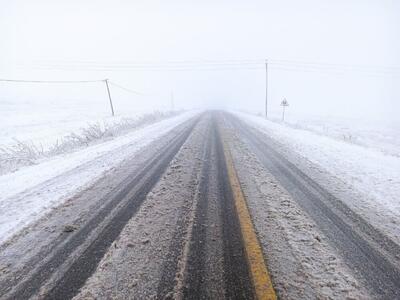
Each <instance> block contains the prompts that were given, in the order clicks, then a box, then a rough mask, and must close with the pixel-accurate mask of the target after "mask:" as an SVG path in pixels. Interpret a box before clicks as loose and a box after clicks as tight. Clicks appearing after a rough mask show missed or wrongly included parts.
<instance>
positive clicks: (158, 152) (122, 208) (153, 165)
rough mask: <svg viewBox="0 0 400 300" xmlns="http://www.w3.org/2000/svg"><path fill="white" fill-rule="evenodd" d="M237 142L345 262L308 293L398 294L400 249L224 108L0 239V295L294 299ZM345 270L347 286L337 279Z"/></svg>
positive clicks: (180, 129) (196, 119) (179, 128)
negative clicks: (272, 248) (268, 240)
mask: <svg viewBox="0 0 400 300" xmlns="http://www.w3.org/2000/svg"><path fill="white" fill-rule="evenodd" d="M234 139H236V140H237V141H239V142H240V143H242V144H243V145H245V146H246V147H247V149H248V151H249V152H251V153H252V154H253V155H254V157H255V158H256V159H257V161H258V162H259V163H260V165H261V166H262V167H263V168H264V169H265V172H268V173H269V174H271V175H272V176H273V177H274V178H275V179H276V180H277V182H278V183H279V185H280V186H281V187H282V189H283V190H285V191H286V192H287V194H288V195H289V197H290V198H291V199H293V201H294V202H295V203H297V204H296V205H298V206H299V207H300V209H301V210H302V211H303V212H304V214H305V215H306V216H307V218H309V219H310V222H312V223H313V224H315V225H316V228H317V229H315V230H318V232H320V234H321V235H323V236H324V241H323V242H324V243H325V241H326V246H324V247H325V248H326V249H330V250H329V251H331V253H330V255H331V256H330V257H333V258H335V259H336V260H337V261H340V262H342V264H343V267H342V268H341V269H339V267H337V269H334V270H333V271H332V275H330V276H332V282H333V283H332V284H331V285H330V286H327V287H326V286H325V287H318V285H316V286H315V288H311V289H310V291H309V292H307V293H309V294H307V295H311V296H304V299H308V298H310V297H311V298H315V299H317V298H319V296H318V295H322V294H321V293H328V295H332V296H331V297H332V298H339V297H340V298H342V297H346V296H348V297H349V298H351V297H353V298H354V297H355V298H361V297H363V296H366V297H368V298H376V299H400V264H399V260H400V257H399V254H400V247H399V245H397V244H396V243H394V242H393V241H392V240H390V239H389V238H388V237H386V236H385V235H384V234H383V233H381V232H379V231H378V230H377V229H375V228H374V227H372V226H371V225H370V224H369V223H368V220H365V219H363V218H362V217H361V216H360V215H358V214H357V213H356V212H354V211H352V210H351V209H350V208H349V207H348V206H347V205H346V204H345V203H344V202H343V201H341V199H338V198H336V197H335V196H333V195H332V194H331V193H330V191H328V190H327V189H325V188H323V187H321V186H320V185H318V184H317V183H316V182H315V181H314V180H313V179H312V178H310V177H309V176H308V175H306V174H305V173H304V172H302V170H301V169H299V168H298V167H296V166H295V165H294V164H293V163H291V162H290V161H289V160H288V159H286V158H285V156H284V155H282V154H281V153H280V152H279V150H278V147H276V143H275V141H273V140H272V139H270V138H269V137H267V136H265V135H264V134H262V133H260V132H258V131H257V130H255V129H253V128H251V127H249V126H248V125H246V124H245V123H244V122H243V121H241V120H239V119H237V118H236V117H235V116H233V115H230V114H228V113H223V112H206V113H203V114H201V115H199V116H196V117H194V118H193V119H191V120H189V121H187V122H186V123H183V124H181V125H179V126H177V127H176V128H175V129H174V130H173V131H172V132H170V133H168V134H167V135H166V136H164V137H163V138H161V139H160V140H158V141H155V142H153V143H152V144H151V145H150V146H149V147H148V148H147V149H146V150H145V151H142V153H141V154H139V155H137V156H135V157H132V158H130V159H128V160H125V161H124V162H123V164H121V165H120V166H119V167H118V168H117V170H116V171H115V172H114V173H113V174H109V176H105V177H103V178H100V179H99V180H98V181H97V182H96V183H95V184H93V186H91V187H88V188H87V189H85V190H83V191H80V192H79V193H78V194H76V195H73V196H72V195H71V199H69V200H68V201H67V202H66V203H64V204H62V205H61V206H60V207H57V208H56V209H54V210H53V211H51V212H50V213H48V214H47V215H46V216H45V217H43V218H42V219H40V220H39V221H37V222H36V223H35V224H33V225H31V226H29V227H28V228H25V229H24V230H23V231H21V232H20V233H18V234H17V235H15V236H14V237H13V238H12V239H10V240H9V241H8V242H7V243H5V244H3V245H1V246H0V257H1V258H2V266H6V267H4V268H2V269H1V273H0V275H1V276H0V295H1V296H0V297H1V299H29V298H34V299H72V298H74V297H75V299H111V298H112V299H148V298H152V299H256V298H263V299H275V297H276V295H275V293H276V294H277V296H278V297H279V298H293V299H294V298H295V297H294V296H293V295H294V294H296V291H292V290H293V289H296V287H293V285H291V283H290V282H283V281H285V280H288V279H284V278H281V276H280V275H279V274H281V273H280V272H283V273H284V272H291V269H289V267H288V269H287V270H285V268H284V267H280V268H281V270H280V272H277V271H276V269H275V264H276V265H279V266H284V265H285V264H284V262H279V260H282V259H281V258H279V256H278V255H276V254H275V252H273V251H269V247H268V246H265V244H268V243H266V242H265V241H264V238H263V236H264V235H268V231H270V232H271V236H272V235H273V234H276V232H274V230H275V229H273V228H270V229H269V228H266V229H265V230H264V229H262V230H261V229H260V228H262V227H260V226H261V225H260V224H261V223H262V222H263V221H264V220H263V219H264V218H265V219H268V218H269V217H271V216H268V215H265V216H261V217H259V216H257V218H255V217H254V214H255V213H260V212H259V211H258V212H257V211H255V210H254V209H253V208H252V207H253V206H252V205H250V204H249V203H252V201H253V200H252V199H253V198H256V196H255V194H251V193H250V192H248V190H249V189H244V190H245V192H243V191H242V189H241V185H244V184H243V182H244V181H245V179H246V180H250V181H251V178H243V174H244V173H243V172H239V171H238V172H236V171H235V168H236V166H239V164H240V162H239V159H237V155H236V156H235V155H231V152H230V150H232V149H233V148H234V147H235V143H234V142H233V141H234ZM236 143H237V142H236ZM236 152H237V151H236ZM261 198H262V197H261ZM260 201H274V199H272V200H271V199H261V200H260ZM276 201H278V198H277V199H276ZM246 203H248V205H247V204H246ZM287 221H288V222H290V219H288V220H287ZM287 241H288V243H289V244H290V240H289V238H288V240H287ZM277 243H278V242H277ZM277 245H278V246H279V244H277ZM278 246H276V248H278V251H279V247H278ZM307 246H308V245H307V244H305V246H304V248H303V249H307ZM282 247H283V246H282ZM313 247H316V246H315V245H314V246H313ZM325 248H324V249H325ZM284 250H285V249H283V248H282V249H281V251H282V252H283V251H284ZM286 250H287V249H286ZM288 260H289V257H288ZM277 261H278V263H276V262H277ZM269 263H271V266H272V268H270V267H269ZM312 263H313V262H312V261H311V262H308V264H312ZM315 272H317V273H318V270H316V271H315ZM320 272H322V271H320ZM309 277H311V275H308V274H305V275H304V278H305V279H304V280H305V282H306V281H307V278H309ZM340 277H343V278H346V280H347V281H345V282H348V285H349V286H348V287H347V286H343V285H340V286H339V285H336V284H335V282H336V281H335V280H339V279H340ZM337 278H339V279H337ZM349 278H354V281H351V280H350V279H349ZM353 282H355V283H353ZM286 285H287V286H288V287H287V290H288V291H287V292H284V291H283V289H285V288H286ZM274 287H276V288H275V289H274ZM291 289H292V290H291ZM318 289H321V291H319V290H318ZM323 289H324V290H323ZM322 290H323V291H322ZM327 290H328V291H327ZM357 292H359V293H360V294H357ZM329 293H331V294H329ZM354 293H355V294H354ZM304 295H306V294H304ZM357 295H358V296H357Z"/></svg>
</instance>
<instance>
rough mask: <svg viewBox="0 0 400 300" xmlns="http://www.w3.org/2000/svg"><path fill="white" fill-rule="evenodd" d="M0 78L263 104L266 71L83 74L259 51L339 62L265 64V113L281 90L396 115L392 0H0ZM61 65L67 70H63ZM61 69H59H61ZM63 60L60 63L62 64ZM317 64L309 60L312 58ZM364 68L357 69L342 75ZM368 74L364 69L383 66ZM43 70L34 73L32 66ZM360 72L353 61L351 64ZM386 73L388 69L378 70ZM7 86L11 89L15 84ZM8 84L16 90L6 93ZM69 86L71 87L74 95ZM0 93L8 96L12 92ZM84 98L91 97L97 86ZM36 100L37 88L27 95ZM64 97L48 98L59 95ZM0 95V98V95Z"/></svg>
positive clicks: (399, 23)
mask: <svg viewBox="0 0 400 300" xmlns="http://www.w3.org/2000/svg"><path fill="white" fill-rule="evenodd" d="M0 3H1V10H0V77H2V78H16V79H52V80H55V79H66V80H74V79H102V78H110V79H112V80H113V81H115V82H117V83H120V84H122V85H124V86H126V87H128V88H131V89H134V90H137V91H140V92H142V93H144V94H146V95H153V96H151V97H140V96H134V95H130V94H127V93H125V94H124V93H123V92H121V91H120V92H119V94H118V95H119V96H120V97H133V99H134V101H135V102H134V104H133V105H137V106H138V107H139V106H140V105H141V104H142V103H145V102H149V101H152V105H154V107H157V106H160V107H161V106H163V105H164V106H165V105H166V103H168V102H169V97H170V93H171V91H173V92H174V98H175V104H176V106H177V107H179V108H192V107H209V108H226V109H245V110H249V111H259V112H262V111H263V110H264V98H265V71H264V69H263V66H262V63H261V64H260V68H258V69H254V70H242V69H240V70H223V69H222V70H221V69H218V70H198V69H196V68H195V70H191V67H188V68H187V69H188V70H184V71H182V70H180V71H169V70H161V71H160V70H147V71H139V70H128V71H104V70H103V71H89V70H87V69H88V67H87V66H88V62H90V64H89V65H91V66H96V67H97V66H102V65H116V64H124V63H125V62H126V63H141V62H144V63H152V64H154V65H163V64H165V63H172V64H174V63H175V64H176V63H178V64H179V63H182V62H190V64H191V65H190V66H192V65H195V66H197V65H201V63H202V62H205V61H227V60H233V61H244V60H249V59H250V60H260V61H261V62H262V61H263V60H265V59H270V60H272V61H274V60H287V61H291V62H307V63H308V62H312V63H327V64H334V65H335V66H337V65H341V66H342V65H344V67H343V69H345V70H347V71H346V72H344V71H343V72H341V71H340V70H341V67H336V68H337V69H338V70H339V71H335V72H331V71H328V72H326V71H324V70H323V69H321V68H320V67H318V68H316V70H313V71H312V72H309V71H304V70H303V69H304V68H302V67H300V68H299V67H295V69H296V70H293V69H291V68H289V67H287V70H282V69H279V68H276V69H274V67H273V63H272V64H271V68H270V72H269V99H270V102H269V103H270V109H271V110H278V109H279V102H280V101H281V100H282V98H283V97H286V98H287V100H288V101H289V103H290V108H289V109H290V111H293V112H298V113H308V114H315V115H336V116H345V117H348V116H354V117H365V118H374V119H392V120H395V119H399V118H398V117H397V116H398V115H399V113H400V38H399V37H400V4H399V2H398V1H387V0H376V1H373V0H365V1H361V0H360V1H356V0H349V1H344V0H343V1H342V0H339V1H323V0H315V1H311V0H305V1H295V0H293V1H288V0H286V1H197V2H194V1H115V0H113V1H111V0H110V1H98V0H96V1H94V0H93V1H82V0H80V1H78V0H69V1H55V0H52V1H50V0H49V1H44V0H35V1H29V0H25V1H23V0H13V1H0ZM70 64H72V65H73V68H72V70H71V69H70V68H68V66H69V65H70ZM60 66H61V67H60ZM66 66H67V67H66ZM317 66H319V65H317ZM348 66H363V67H366V68H367V70H368V71H360V70H359V69H357V70H356V71H349V68H348ZM382 67H388V68H384V69H383V70H385V72H384V73H383V74H381V73H379V74H375V72H371V71H370V70H373V71H374V70H378V69H379V70H382ZM43 68H45V70H43ZM362 70H364V69H362ZM387 70H389V71H388V72H386V71H387ZM14 90H15V89H14ZM17 92H18V91H16V93H17ZM74 92H76V90H75V91H74ZM1 93H3V95H2V96H0V97H3V98H4V97H8V99H12V97H13V89H11V88H5V89H3V90H2V86H1V84H0V95H1ZM83 93H88V94H87V97H94V96H96V97H97V94H94V95H91V94H90V93H89V92H87V91H85V92H83ZM31 96H37V97H38V98H40V97H41V96H42V94H41V92H40V91H38V92H37V94H35V95H31ZM64 96H66V95H59V97H60V98H62V97H64ZM0 101H1V98H0Z"/></svg>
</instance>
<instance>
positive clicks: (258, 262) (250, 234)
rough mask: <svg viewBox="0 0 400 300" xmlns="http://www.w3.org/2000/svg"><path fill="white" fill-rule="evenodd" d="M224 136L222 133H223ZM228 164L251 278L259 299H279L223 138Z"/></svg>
mask: <svg viewBox="0 0 400 300" xmlns="http://www.w3.org/2000/svg"><path fill="white" fill-rule="evenodd" d="M221 136H222V135H221ZM222 144H223V148H224V155H225V161H226V166H227V170H228V177H229V183H230V185H231V187H232V192H233V198H234V202H235V207H236V212H237V214H238V217H239V223H240V228H241V232H242V237H243V242H244V247H245V251H246V257H247V262H248V265H249V270H250V274H251V279H252V282H253V286H254V289H255V293H256V297H257V299H260V300H261V299H263V300H272V299H277V297H276V293H275V290H274V287H273V286H272V281H271V278H270V276H269V273H268V269H267V266H266V264H265V261H264V256H263V252H262V249H261V246H260V243H259V241H258V238H257V235H256V232H255V230H254V227H253V223H252V221H251V217H250V213H249V210H248V208H247V204H246V200H245V197H244V194H243V191H242V189H241V187H240V182H239V179H238V177H237V174H236V170H235V167H234V165H233V159H232V156H231V153H230V151H229V147H228V145H227V142H226V141H225V139H224V138H222Z"/></svg>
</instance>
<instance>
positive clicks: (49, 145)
mask: <svg viewBox="0 0 400 300" xmlns="http://www.w3.org/2000/svg"><path fill="white" fill-rule="evenodd" d="M72 96H74V97H72ZM72 96H71V98H62V97H60V98H55V99H57V100H53V98H48V97H46V95H44V96H43V98H40V97H38V98H33V97H27V96H20V97H13V98H7V97H3V98H0V111H1V114H2V116H1V118H0V175H2V174H5V173H8V172H13V171H16V170H18V169H19V168H20V167H24V166H27V165H32V164H36V163H38V162H40V161H41V160H43V159H47V158H49V157H52V156H54V155H57V154H60V153H66V152H71V151H72V150H76V149H77V148H80V147H83V146H87V145H89V144H92V143H93V142H96V140H104V139H106V138H110V137H114V136H118V135H120V134H123V133H124V132H126V131H127V130H132V129H135V128H137V127H140V126H143V125H145V124H149V123H152V122H155V121H157V120H161V119H163V118H166V117H170V116H172V115H174V114H176V113H177V112H158V111H154V110H152V108H151V107H147V108H146V106H144V107H143V105H142V108H141V109H139V108H138V107H137V106H135V105H132V103H129V101H127V100H126V99H123V98H118V97H116V99H115V100H114V102H115V103H114V106H115V110H116V115H115V116H114V117H112V116H111V114H110V107H109V104H108V98H105V97H104V95H98V97H94V98H91V97H88V98H85V99H79V98H77V97H76V95H72ZM123 100H124V101H123ZM132 101H134V99H132Z"/></svg>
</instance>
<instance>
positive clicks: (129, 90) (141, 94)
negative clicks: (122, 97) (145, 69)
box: [108, 80, 144, 96]
mask: <svg viewBox="0 0 400 300" xmlns="http://www.w3.org/2000/svg"><path fill="white" fill-rule="evenodd" d="M108 82H109V83H111V84H112V85H114V86H116V87H118V88H120V89H122V90H125V91H127V92H129V93H132V94H135V95H140V96H144V94H143V93H140V92H137V91H134V90H131V89H128V88H126V87H123V86H122V85H119V84H116V83H115V82H113V81H110V80H109V81H108Z"/></svg>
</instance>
